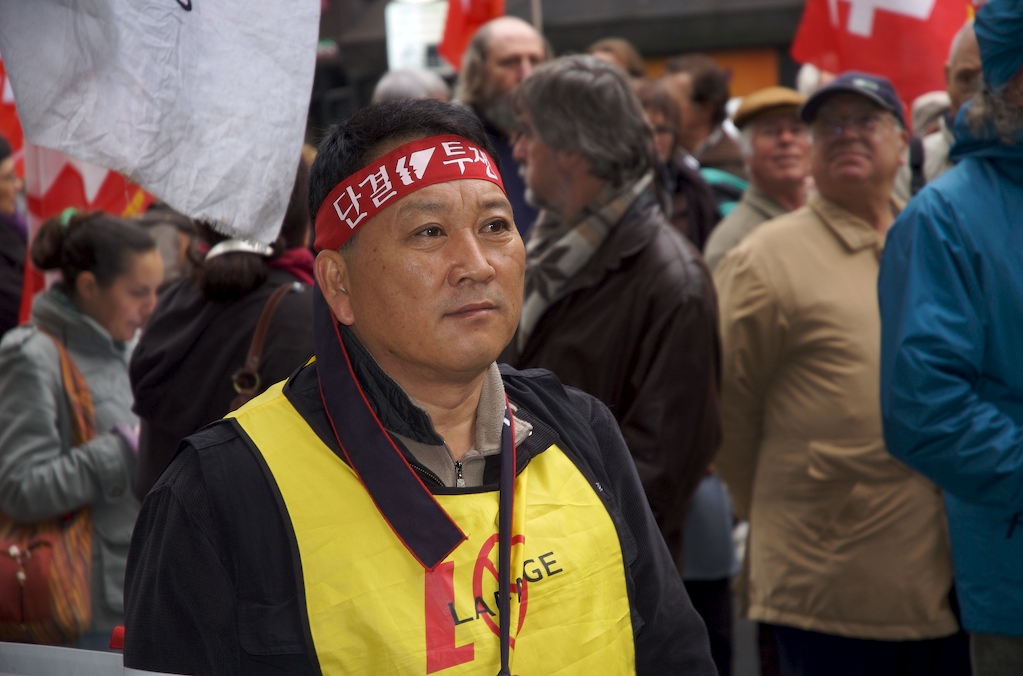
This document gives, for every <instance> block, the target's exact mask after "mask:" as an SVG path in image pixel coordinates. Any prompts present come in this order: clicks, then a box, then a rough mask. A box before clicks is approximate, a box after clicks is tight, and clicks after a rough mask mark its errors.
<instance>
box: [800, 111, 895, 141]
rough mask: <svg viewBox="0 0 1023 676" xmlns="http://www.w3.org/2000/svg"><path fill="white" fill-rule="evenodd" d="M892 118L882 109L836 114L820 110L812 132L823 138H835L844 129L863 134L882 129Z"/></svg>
mask: <svg viewBox="0 0 1023 676" xmlns="http://www.w3.org/2000/svg"><path fill="white" fill-rule="evenodd" d="M894 120H895V117H894V116H893V115H892V114H891V113H888V112H885V111H883V110H872V111H869V112H862V113H855V114H852V115H836V114H829V113H827V112H824V111H822V112H821V113H820V114H819V115H817V118H816V119H815V120H814V121H813V133H814V135H815V136H819V137H824V138H837V137H839V136H841V135H842V134H844V133H845V132H846V131H852V132H853V133H855V134H857V135H859V136H865V135H869V134H876V133H877V132H879V131H882V130H883V129H885V128H886V127H887V126H888V125H889V124H890V123H891V122H893V121H894Z"/></svg>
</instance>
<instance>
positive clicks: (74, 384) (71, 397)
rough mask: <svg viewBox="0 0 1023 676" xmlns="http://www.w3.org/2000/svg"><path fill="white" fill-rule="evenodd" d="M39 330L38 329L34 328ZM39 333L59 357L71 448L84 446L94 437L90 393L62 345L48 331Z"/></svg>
mask: <svg viewBox="0 0 1023 676" xmlns="http://www.w3.org/2000/svg"><path fill="white" fill-rule="evenodd" d="M36 328H39V327H36ZM39 332H40V333H42V334H44V335H46V336H49V338H50V340H52V341H53V344H54V345H55V346H56V347H57V354H59V355H60V374H61V377H62V378H63V380H64V392H65V393H66V394H67V398H68V403H69V404H70V405H71V442H72V445H73V446H78V445H79V444H84V443H85V442H86V441H89V440H90V439H92V438H93V437H95V436H96V414H95V411H94V409H93V406H92V393H91V392H90V391H89V384H88V383H87V382H85V376H83V375H82V372H81V371H80V370H79V369H78V365H77V364H75V360H74V359H72V358H71V355H70V354H69V353H68V351H67V348H65V347H64V344H63V343H61V342H60V341H59V340H57V337H56V336H54V335H53V334H51V333H49V332H48V331H44V330H43V329H39Z"/></svg>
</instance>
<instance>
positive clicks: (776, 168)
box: [749, 108, 810, 194]
mask: <svg viewBox="0 0 1023 676" xmlns="http://www.w3.org/2000/svg"><path fill="white" fill-rule="evenodd" d="M749 124H750V125H752V128H751V129H750V133H751V141H752V146H753V147H752V151H753V154H752V155H751V156H750V158H749V171H750V176H751V177H752V178H753V182H754V183H755V184H756V185H757V186H758V187H759V188H760V189H761V190H764V191H765V192H767V193H768V194H771V193H772V192H775V191H785V190H791V188H792V186H796V185H802V184H803V181H804V180H805V179H806V177H807V176H808V175H809V173H810V133H809V131H808V130H807V128H806V124H804V123H803V121H802V120H800V119H799V117H798V116H797V115H796V109H795V108H788V109H782V110H775V111H768V112H766V113H763V114H761V115H759V116H757V117H756V118H755V119H753V120H752V121H750V122H749Z"/></svg>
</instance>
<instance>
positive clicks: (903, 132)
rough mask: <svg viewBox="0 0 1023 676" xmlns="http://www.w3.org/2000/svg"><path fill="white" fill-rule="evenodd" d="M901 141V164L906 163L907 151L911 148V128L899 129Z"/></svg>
mask: <svg viewBox="0 0 1023 676" xmlns="http://www.w3.org/2000/svg"><path fill="white" fill-rule="evenodd" d="M899 143H900V144H901V148H900V149H899V166H902V165H903V164H905V163H906V152H907V151H908V150H909V130H907V129H899Z"/></svg>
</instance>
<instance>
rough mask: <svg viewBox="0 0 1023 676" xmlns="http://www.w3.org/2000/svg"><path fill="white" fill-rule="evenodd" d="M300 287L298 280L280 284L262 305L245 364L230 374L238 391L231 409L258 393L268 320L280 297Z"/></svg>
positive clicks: (271, 317) (268, 326)
mask: <svg viewBox="0 0 1023 676" xmlns="http://www.w3.org/2000/svg"><path fill="white" fill-rule="evenodd" d="M300 288H301V284H299V283H298V282H294V283H292V284H282V285H281V286H279V287H277V289H276V290H275V291H274V292H273V293H272V294H271V295H270V298H268V299H267V301H266V305H264V306H263V311H262V312H261V313H260V315H259V321H258V322H256V330H255V332H254V333H253V334H252V343H251V344H250V345H249V353H248V355H246V357H245V364H243V365H242V367H241V368H240V369H238V370H237V371H235V372H234V374H232V375H231V382H232V384H233V385H234V391H235V392H237V393H238V396H236V397H235V398H234V399H232V400H231V410H232V411H233V410H235V409H236V408H238V407H240V406H241V405H242V404H244V403H245V402H247V401H248V400H249V399H252V398H253V397H254V396H256V394H258V393H259V385H260V378H259V364H260V362H261V361H262V360H263V345H264V343H266V333H267V331H268V330H269V329H270V322H271V320H272V319H273V316H274V312H275V311H276V310H277V305H278V304H279V303H280V302H281V299H282V298H284V296H285V295H287V294H288V293H290V292H291V291H297V290H298V289H300Z"/></svg>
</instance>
